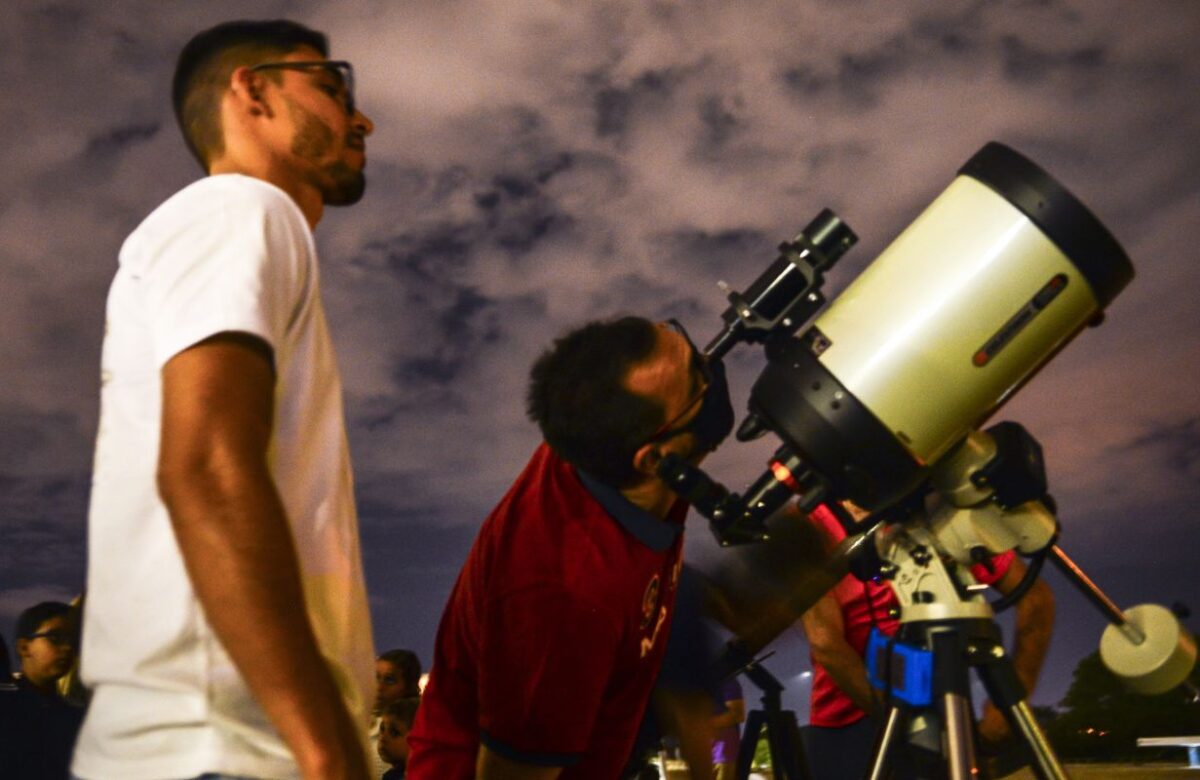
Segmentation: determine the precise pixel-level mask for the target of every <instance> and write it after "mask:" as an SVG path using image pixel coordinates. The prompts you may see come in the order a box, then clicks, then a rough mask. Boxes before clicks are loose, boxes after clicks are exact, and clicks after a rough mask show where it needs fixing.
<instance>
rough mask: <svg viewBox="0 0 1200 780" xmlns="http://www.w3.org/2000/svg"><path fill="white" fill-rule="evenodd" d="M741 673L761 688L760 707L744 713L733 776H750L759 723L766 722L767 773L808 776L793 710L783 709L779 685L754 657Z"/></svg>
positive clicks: (741, 779) (782, 778)
mask: <svg viewBox="0 0 1200 780" xmlns="http://www.w3.org/2000/svg"><path fill="white" fill-rule="evenodd" d="M742 673H743V674H745V675H746V677H747V678H748V679H749V680H750V681H751V682H752V683H754V684H755V685H757V686H758V688H759V689H760V690H761V691H762V709H757V710H751V711H750V713H749V714H747V715H746V726H745V728H744V730H743V731H742V744H741V747H740V748H739V749H738V757H737V774H736V775H735V777H736V778H737V780H747V779H748V778H749V777H750V768H751V764H753V763H754V752H755V749H756V748H757V747H758V737H759V735H760V734H761V733H762V730H763V726H766V727H767V747H768V748H769V749H770V751H771V776H772V777H773V778H774V779H775V780H811V777H810V775H809V773H808V764H807V762H806V761H805V759H804V748H803V747H802V746H801V744H800V729H799V727H798V726H797V725H796V714H795V713H793V712H792V711H791V710H785V709H783V702H782V699H781V697H780V694H782V693H783V685H782V684H781V683H780V682H779V680H777V679H775V676H774V675H773V674H771V673H770V672H768V671H767V670H766V669H764V668H763V667H762V665H761V664H759V662H758V661H754V662H752V663H750V664H748V665H747V666H746V667H745V668H744V669H743V670H742Z"/></svg>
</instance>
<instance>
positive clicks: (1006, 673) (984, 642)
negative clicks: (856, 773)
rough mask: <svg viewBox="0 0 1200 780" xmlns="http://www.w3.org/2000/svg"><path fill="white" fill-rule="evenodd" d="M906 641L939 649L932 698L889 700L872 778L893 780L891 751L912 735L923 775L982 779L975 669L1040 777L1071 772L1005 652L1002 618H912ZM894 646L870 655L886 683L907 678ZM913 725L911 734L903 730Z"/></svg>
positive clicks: (1061, 778) (1054, 778) (1060, 779)
mask: <svg viewBox="0 0 1200 780" xmlns="http://www.w3.org/2000/svg"><path fill="white" fill-rule="evenodd" d="M899 639H900V641H901V642H903V643H904V644H905V645H906V646H909V647H918V648H921V649H923V650H926V651H928V652H931V653H932V655H933V664H932V680H931V682H932V686H931V689H930V690H931V692H932V695H931V696H930V697H929V698H928V699H927V700H924V701H920V703H918V704H913V703H910V702H905V701H903V700H902V699H900V698H898V697H897V696H895V695H892V696H890V697H889V699H890V706H889V709H888V712H887V717H886V718H885V720H884V725H883V728H882V729H881V730H880V732H879V734H878V736H877V737H876V743H875V749H874V752H873V755H872V759H871V763H870V767H869V770H868V774H867V777H868V778H870V780H883V779H884V778H886V777H888V771H889V768H890V764H889V756H890V757H893V758H894V756H895V752H894V751H895V749H896V748H897V740H902V739H904V738H905V737H906V736H907V738H908V739H910V740H911V742H912V743H913V744H914V745H915V746H917V747H918V751H914V752H913V755H912V757H913V759H914V761H913V763H914V765H915V766H916V769H917V772H918V774H919V775H920V776H921V777H928V778H936V779H937V780H941V778H948V779H949V780H968V779H969V778H978V777H980V771H979V762H978V759H977V756H976V752H975V740H974V717H973V713H972V709H971V696H970V679H969V672H970V671H971V670H974V671H975V673H976V674H977V675H978V676H979V678H980V680H981V681H982V682H983V685H984V688H985V689H986V690H987V693H988V696H989V697H990V698H991V700H992V703H993V704H995V705H996V706H997V707H998V708H999V709H1000V710H1001V712H1003V713H1005V715H1006V717H1007V718H1008V721H1009V723H1010V725H1011V726H1012V727H1013V731H1014V733H1016V734H1018V735H1019V736H1020V738H1021V739H1022V740H1023V742H1024V744H1025V745H1026V747H1027V748H1028V749H1029V751H1030V753H1031V754H1032V757H1033V769H1034V772H1035V773H1036V774H1037V775H1038V777H1040V778H1042V780H1066V778H1067V775H1066V773H1065V772H1064V771H1063V768H1062V766H1061V765H1060V764H1059V762H1058V759H1057V758H1056V757H1055V755H1054V753H1053V751H1052V750H1051V748H1050V744H1049V742H1047V740H1046V736H1045V734H1044V733H1043V732H1042V730H1041V727H1040V726H1039V725H1038V724H1037V721H1036V720H1035V719H1034V717H1033V713H1032V712H1031V710H1030V709H1029V705H1028V704H1027V703H1026V701H1025V692H1024V690H1023V689H1022V687H1021V683H1020V681H1019V680H1018V678H1017V675H1016V672H1015V671H1014V670H1013V666H1012V661H1011V660H1010V659H1009V657H1008V655H1007V654H1006V653H1005V651H1004V646H1003V644H1002V643H1001V640H1000V632H999V629H998V627H997V626H996V624H995V622H993V621H992V620H989V619H979V618H968V619H951V620H942V621H922V622H914V623H908V624H905V625H903V626H902V627H901V630H900V634H899ZM893 648H894V646H893V645H892V643H890V642H888V643H880V645H879V646H878V647H876V648H874V649H875V652H876V657H875V658H872V659H868V660H869V662H871V665H872V666H873V667H875V668H876V669H878V668H879V667H880V666H882V669H880V671H881V672H882V675H881V676H883V677H884V678H885V681H886V680H887V679H888V678H890V676H891V675H892V674H899V675H900V676H904V674H905V673H906V671H907V670H904V669H903V666H904V665H905V663H906V662H905V660H903V658H902V656H900V655H898V654H895V653H894V649H893ZM868 652H871V650H869V651H868ZM880 655H882V656H883V657H879V656H880ZM906 726H907V735H905V734H902V731H905V730H906V729H905V727H906ZM922 751H924V752H925V753H926V754H928V755H929V756H930V757H931V758H932V756H934V755H935V754H941V755H942V758H943V761H942V762H941V765H939V764H938V762H937V760H936V759H932V760H928V759H927V760H925V761H922V760H920V759H921V758H922V755H921V752H922Z"/></svg>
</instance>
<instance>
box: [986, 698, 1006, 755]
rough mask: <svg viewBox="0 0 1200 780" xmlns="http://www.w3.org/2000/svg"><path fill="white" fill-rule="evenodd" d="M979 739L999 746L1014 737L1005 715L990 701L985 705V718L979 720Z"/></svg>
mask: <svg viewBox="0 0 1200 780" xmlns="http://www.w3.org/2000/svg"><path fill="white" fill-rule="evenodd" d="M979 737H980V739H982V740H983V741H984V742H987V743H990V744H991V745H995V746H998V745H1000V744H1002V743H1004V742H1007V741H1008V740H1009V739H1010V738H1011V737H1012V730H1011V729H1010V728H1009V727H1008V720H1007V719H1006V718H1005V717H1004V713H1002V712H1000V710H998V709H996V705H994V704H992V703H991V702H990V701H989V702H987V703H986V704H984V705H983V717H981V718H980V719H979Z"/></svg>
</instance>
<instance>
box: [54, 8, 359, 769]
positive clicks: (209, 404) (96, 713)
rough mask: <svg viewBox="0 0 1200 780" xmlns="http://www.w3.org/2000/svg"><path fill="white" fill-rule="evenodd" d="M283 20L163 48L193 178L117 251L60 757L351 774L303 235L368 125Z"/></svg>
mask: <svg viewBox="0 0 1200 780" xmlns="http://www.w3.org/2000/svg"><path fill="white" fill-rule="evenodd" d="M328 54H329V49H328V41H327V40H326V37H325V36H324V35H323V34H322V33H319V32H316V31H314V30H311V29H309V28H307V27H304V26H303V25H300V24H297V23H295V22H291V21H287V20H269V21H236V22H227V23H224V24H220V25H217V26H216V27H213V28H210V29H208V30H205V31H203V32H201V33H199V34H198V35H196V36H195V37H193V38H192V39H191V40H190V41H189V42H188V43H187V45H186V46H184V47H183V50H182V52H181V54H180V56H179V60H178V62H177V65H176V69H175V77H174V83H173V89H172V99H173V107H174V110H175V115H176V118H177V119H178V121H179V126H180V129H181V130H182V132H183V136H184V140H185V141H186V143H187V145H188V148H189V149H190V150H191V152H192V153H193V155H194V156H195V157H196V159H197V160H198V161H199V162H200V164H201V167H202V168H203V169H204V172H205V174H206V176H205V177H203V178H202V179H200V180H199V181H196V182H193V183H192V184H190V185H188V186H187V187H185V188H183V189H182V190H180V191H179V192H177V193H175V194H174V195H173V196H171V197H170V198H169V199H168V200H167V201H166V202H164V203H163V204H162V205H160V206H159V207H158V208H157V209H155V210H154V212H153V213H151V214H150V215H149V216H148V217H146V219H145V220H143V221H142V223H141V224H140V225H139V226H138V227H137V229H136V230H134V232H133V233H132V234H131V235H130V236H129V237H128V238H127V239H126V241H125V243H124V245H123V246H122V247H121V252H120V257H119V266H118V269H117V272H116V276H115V278H114V279H113V283H112V286H111V287H110V290H109V297H108V308H107V317H106V322H105V328H104V346H103V354H102V358H101V364H102V370H101V375H102V382H101V399H100V424H99V432H98V434H97V437H96V450H95V456H94V458H93V463H94V471H93V479H92V492H91V504H90V508H89V513H88V581H87V594H88V597H87V603H86V605H85V608H84V622H83V648H82V662H83V663H82V667H81V670H80V671H81V676H82V679H83V682H84V684H85V685H87V686H89V687H90V688H91V689H92V691H93V695H92V701H91V704H90V706H89V708H88V714H87V718H86V719H85V721H84V725H83V730H82V731H81V732H80V735H79V740H78V742H77V744H76V749H75V758H74V761H73V764H72V767H71V769H72V772H73V773H74V774H75V775H77V776H78V777H80V778H84V780H91V779H92V778H196V777H201V776H206V775H210V774H218V775H220V774H224V775H233V776H237V777H258V778H265V777H296V776H299V777H302V778H304V779H305V780H317V778H320V780H343V779H346V780H351V779H352V780H362V779H363V778H366V777H367V768H368V765H369V764H368V759H369V756H368V742H367V730H368V728H369V726H370V714H371V700H372V687H373V684H374V681H373V679H372V675H371V670H372V663H373V661H374V656H375V653H374V643H373V639H372V636H371V618H370V611H369V609H368V604H367V592H366V584H365V581H364V577H363V568H362V554H361V550H360V546H359V536H358V521H357V516H356V512H355V506H354V490H353V476H352V470H351V467H350V456H349V449H348V445H347V438H346V426H345V420H344V413H343V401H342V386H341V379H340V375H339V372H338V365H337V360H336V355H335V353H334V349H333V342H332V339H331V337H330V334H329V327H328V324H327V322H326V318H325V312H324V308H323V305H322V301H321V286H320V275H321V273H320V268H319V264H318V259H317V252H316V244H315V242H314V237H313V232H312V231H313V229H314V228H315V227H316V225H317V223H318V222H319V221H320V220H321V218H322V216H323V215H324V212H325V207H326V206H345V205H350V204H353V203H355V202H357V201H358V200H359V199H360V198H361V196H362V194H363V191H364V188H365V186H366V178H365V175H364V168H365V165H366V138H367V136H368V135H370V134H371V131H372V129H373V125H372V123H371V120H370V119H368V118H367V117H366V116H365V115H364V114H363V113H362V112H361V111H359V110H358V108H357V107H356V106H355V102H354V94H353V78H352V70H351V66H350V64H349V63H348V62H345V61H339V60H331V59H329V56H328Z"/></svg>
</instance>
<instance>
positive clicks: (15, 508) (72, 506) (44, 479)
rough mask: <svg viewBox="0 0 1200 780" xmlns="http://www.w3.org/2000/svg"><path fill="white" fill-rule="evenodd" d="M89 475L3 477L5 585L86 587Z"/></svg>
mask: <svg viewBox="0 0 1200 780" xmlns="http://www.w3.org/2000/svg"><path fill="white" fill-rule="evenodd" d="M90 487H91V475H90V474H81V473H75V474H55V475H47V476H17V475H13V474H12V473H0V518H3V525H4V544H0V572H3V580H2V581H3V584H4V587H6V588H7V587H15V588H21V587H29V586H34V585H41V586H45V585H56V586H61V587H66V588H68V589H73V590H75V591H78V590H80V589H82V587H83V575H84V554H83V542H84V535H85V531H84V528H85V518H86V516H87V498H88V491H89V489H90Z"/></svg>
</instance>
